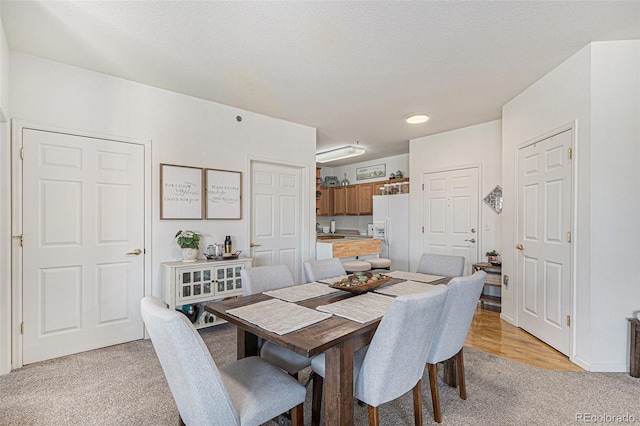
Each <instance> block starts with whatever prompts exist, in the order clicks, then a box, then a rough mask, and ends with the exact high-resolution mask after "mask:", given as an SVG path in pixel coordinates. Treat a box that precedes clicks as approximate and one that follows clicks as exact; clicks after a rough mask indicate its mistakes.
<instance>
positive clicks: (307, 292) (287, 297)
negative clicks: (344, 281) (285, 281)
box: [263, 282, 340, 302]
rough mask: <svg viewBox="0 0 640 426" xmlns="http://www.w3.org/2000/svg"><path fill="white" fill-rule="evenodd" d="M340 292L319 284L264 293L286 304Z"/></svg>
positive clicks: (295, 286) (314, 283) (301, 285)
mask: <svg viewBox="0 0 640 426" xmlns="http://www.w3.org/2000/svg"><path fill="white" fill-rule="evenodd" d="M338 291H340V290H338V289H335V288H331V287H329V286H328V285H326V284H322V283H319V282H313V283H307V284H300V285H294V286H291V287H284V288H279V289H277V290H269V291H265V292H263V293H264V294H266V295H267V296H271V297H276V298H278V299H282V300H284V301H286V302H300V301H302V300H307V299H313V298H314V297H320V296H324V295H325V294H330V293H336V292H338Z"/></svg>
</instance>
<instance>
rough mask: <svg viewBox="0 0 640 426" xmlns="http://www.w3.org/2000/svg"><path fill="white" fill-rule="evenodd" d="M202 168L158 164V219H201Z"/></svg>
mask: <svg viewBox="0 0 640 426" xmlns="http://www.w3.org/2000/svg"><path fill="white" fill-rule="evenodd" d="M202 180H203V179H202V168H200V167H191V166H177V165H174V164H160V219H202Z"/></svg>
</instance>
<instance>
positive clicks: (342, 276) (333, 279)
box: [318, 275, 348, 284]
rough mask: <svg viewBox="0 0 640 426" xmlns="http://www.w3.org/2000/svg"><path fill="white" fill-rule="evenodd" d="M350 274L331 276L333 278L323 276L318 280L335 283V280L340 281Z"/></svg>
mask: <svg viewBox="0 0 640 426" xmlns="http://www.w3.org/2000/svg"><path fill="white" fill-rule="evenodd" d="M347 277H348V275H341V276H339V277H331V278H323V279H321V280H318V282H319V283H325V284H333V283H335V282H338V281H340V280H341V279H343V278H347Z"/></svg>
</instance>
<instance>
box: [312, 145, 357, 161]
mask: <svg viewBox="0 0 640 426" xmlns="http://www.w3.org/2000/svg"><path fill="white" fill-rule="evenodd" d="M362 154H364V148H362V147H359V146H355V145H346V146H341V147H340V148H336V149H330V150H329V151H324V152H318V153H316V163H328V162H329V161H335V160H342V159H343V158H349V157H355V156H356V155H362Z"/></svg>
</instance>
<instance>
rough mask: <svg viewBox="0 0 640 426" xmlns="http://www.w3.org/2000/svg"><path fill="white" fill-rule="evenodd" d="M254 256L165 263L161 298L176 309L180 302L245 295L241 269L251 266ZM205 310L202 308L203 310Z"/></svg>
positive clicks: (198, 326)
mask: <svg viewBox="0 0 640 426" xmlns="http://www.w3.org/2000/svg"><path fill="white" fill-rule="evenodd" d="M252 261H253V259H251V258H249V257H241V258H238V259H233V260H221V261H208V260H196V261H195V262H164V263H162V264H161V265H162V300H163V301H164V303H166V304H167V305H168V306H169V309H171V310H173V309H175V308H176V307H177V306H182V305H187V304H195V303H203V302H208V301H211V300H214V299H223V298H226V297H233V296H242V279H241V278H240V271H241V270H242V269H243V268H249V267H251V262H252ZM200 312H202V310H201V311H200ZM223 322H225V321H223V320H220V319H218V318H216V319H215V321H213V322H210V323H205V324H195V326H196V328H201V327H209V326H212V325H218V324H222V323H223Z"/></svg>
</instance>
